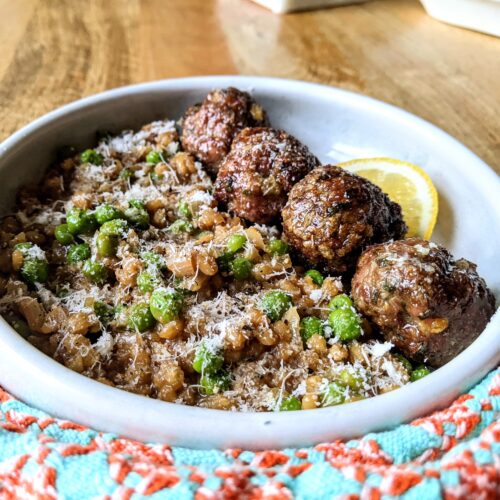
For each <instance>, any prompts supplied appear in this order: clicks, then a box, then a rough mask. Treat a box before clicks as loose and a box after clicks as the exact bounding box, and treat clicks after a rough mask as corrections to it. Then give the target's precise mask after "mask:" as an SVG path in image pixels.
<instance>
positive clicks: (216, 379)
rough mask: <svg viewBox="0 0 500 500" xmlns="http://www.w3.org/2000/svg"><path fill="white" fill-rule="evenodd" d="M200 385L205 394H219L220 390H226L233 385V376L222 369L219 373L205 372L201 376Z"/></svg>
mask: <svg viewBox="0 0 500 500" xmlns="http://www.w3.org/2000/svg"><path fill="white" fill-rule="evenodd" d="M200 385H201V387H202V392H203V394H204V395H205V396H211V395H212V394H218V393H219V392H222V391H226V390H227V389H229V387H230V386H231V378H230V376H229V374H228V373H227V372H226V371H224V370H221V371H219V372H217V373H209V372H207V371H205V372H203V375H202V376H201V377H200Z"/></svg>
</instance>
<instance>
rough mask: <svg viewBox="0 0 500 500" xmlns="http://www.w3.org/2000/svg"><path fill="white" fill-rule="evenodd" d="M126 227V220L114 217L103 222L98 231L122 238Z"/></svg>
mask: <svg viewBox="0 0 500 500" xmlns="http://www.w3.org/2000/svg"><path fill="white" fill-rule="evenodd" d="M127 229H128V224H127V221H126V220H123V219H114V220H110V221H108V222H105V223H104V224H103V225H102V226H101V229H100V231H99V232H100V233H101V234H103V235H105V236H116V237H118V236H119V237H122V238H124V237H125V236H126V231H127Z"/></svg>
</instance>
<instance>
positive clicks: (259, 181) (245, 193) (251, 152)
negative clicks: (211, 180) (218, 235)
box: [215, 127, 319, 224]
mask: <svg viewBox="0 0 500 500" xmlns="http://www.w3.org/2000/svg"><path fill="white" fill-rule="evenodd" d="M317 165H319V161H318V159H317V158H316V157H315V156H314V155H313V154H312V153H311V152H310V151H309V149H308V148H307V147H306V146H304V145H303V144H302V143H300V142H299V141H298V140H297V139H296V138H295V137H293V136H291V135H289V134H287V133H286V132H283V131H282V130H276V129H272V128H263V127H259V128H246V129H244V130H242V131H241V132H240V133H239V134H238V135H237V136H236V138H235V139H234V142H233V145H232V147H231V151H230V153H229V154H228V155H227V156H226V158H225V159H224V161H223V162H222V164H221V167H220V170H219V173H218V174H217V181H216V183H215V197H216V198H217V199H218V200H219V201H221V202H223V203H225V204H226V205H227V207H228V209H229V210H230V211H231V212H233V213H234V214H236V215H237V216H239V217H242V218H244V219H246V220H249V221H251V222H257V223H261V224H267V223H270V222H273V221H275V220H276V219H277V218H279V215H280V211H281V209H282V208H283V206H284V205H285V203H286V200H287V195H288V192H289V191H290V189H292V186H293V185H294V184H295V183H296V182H298V181H299V180H300V179H302V178H303V177H304V176H305V175H306V174H308V173H309V172H310V171H311V170H312V169H313V168H314V167H316V166H317Z"/></svg>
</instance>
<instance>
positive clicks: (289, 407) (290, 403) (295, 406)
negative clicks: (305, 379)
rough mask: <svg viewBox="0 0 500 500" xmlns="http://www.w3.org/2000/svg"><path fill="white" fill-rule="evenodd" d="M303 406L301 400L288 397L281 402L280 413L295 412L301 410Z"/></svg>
mask: <svg viewBox="0 0 500 500" xmlns="http://www.w3.org/2000/svg"><path fill="white" fill-rule="evenodd" d="M301 409H302V404H301V402H300V399H299V398H296V397H295V396H288V397H287V398H283V399H282V400H281V405H280V411H295V410H301Z"/></svg>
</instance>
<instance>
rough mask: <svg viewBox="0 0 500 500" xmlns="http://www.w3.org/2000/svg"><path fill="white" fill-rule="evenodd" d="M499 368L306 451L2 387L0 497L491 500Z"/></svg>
mask: <svg viewBox="0 0 500 500" xmlns="http://www.w3.org/2000/svg"><path fill="white" fill-rule="evenodd" d="M499 414H500V369H497V370H494V371H493V372H491V373H490V374H489V375H488V376H487V377H486V378H484V379H483V380H482V381H481V382H480V383H479V384H478V385H477V386H476V387H474V388H473V389H472V390H471V391H470V392H469V393H467V394H464V395H462V396H461V397H459V398H458V399H457V400H456V401H455V402H454V403H453V404H451V405H450V406H449V407H448V408H446V409H444V410H442V411H438V412H436V413H434V414H432V415H430V416H427V417H424V418H420V419H417V420H415V421H413V422H411V423H410V424H408V425H401V426H399V427H397V428H395V429H394V430H391V431H387V432H380V433H372V434H367V435H366V436H364V437H363V438H361V439H355V440H350V441H346V442H344V441H334V442H331V443H323V444H319V445H317V446H315V447H311V448H303V449H285V450H279V451H278V450H268V451H261V452H257V453H255V452H249V451H244V450H236V449H231V450H225V451H217V450H209V451H199V450H190V449H186V448H176V447H170V446H168V445H167V444H144V443H140V442H137V441H132V440H129V439H124V438H122V437H119V436H117V435H114V434H107V433H100V432H97V431H94V430H91V429H88V428H86V427H83V426H81V425H77V424H75V423H73V422H68V421H64V420H59V419H55V418H52V417H51V416H50V415H47V414H46V413H44V412H42V411H39V410H36V409H34V408H31V407H30V406H27V405H25V404H24V403H22V402H20V401H18V400H16V399H15V398H13V397H12V396H11V395H9V394H8V393H7V392H5V391H2V390H1V389H0V498H1V499H18V498H21V499H24V498H41V499H52V498H68V499H87V498H88V499H90V498H92V499H94V498H101V499H136V498H149V499H154V500H157V499H176V500H182V499H190V498H195V499H196V500H205V499H251V500H255V499H272V500H282V499H288V498H301V499H323V498H325V499H330V498H342V499H349V500H351V499H352V500H354V499H360V500H378V499H393V498H404V499H406V500H412V499H415V500H428V499H434V498H436V499H437V498H446V499H462V498H463V499H474V500H478V499H498V498H500V420H499V418H498V417H499Z"/></svg>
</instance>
